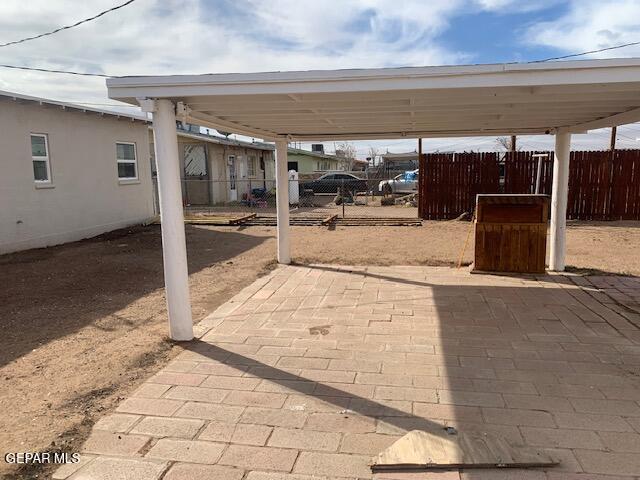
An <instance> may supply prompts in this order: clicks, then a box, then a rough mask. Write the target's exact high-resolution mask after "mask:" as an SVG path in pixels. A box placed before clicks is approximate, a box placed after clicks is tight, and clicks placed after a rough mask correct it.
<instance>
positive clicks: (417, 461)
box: [371, 429, 559, 472]
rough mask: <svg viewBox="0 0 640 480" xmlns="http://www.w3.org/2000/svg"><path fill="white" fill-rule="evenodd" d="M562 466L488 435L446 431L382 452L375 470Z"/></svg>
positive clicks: (412, 437) (412, 436) (417, 434)
mask: <svg viewBox="0 0 640 480" xmlns="http://www.w3.org/2000/svg"><path fill="white" fill-rule="evenodd" d="M558 463H559V462H558V461H557V460H555V459H553V458H551V457H550V456H549V455H548V454H547V453H546V452H543V451H541V450H537V449H534V448H531V447H515V446H512V445H510V444H509V443H508V442H507V440H506V439H504V438H502V437H498V436H494V435H490V434H487V433H482V434H480V433H461V432H455V433H453V434H449V433H448V432H447V431H446V430H444V429H443V430H437V431H431V432H429V431H422V430H413V431H411V432H409V433H407V434H406V435H405V436H403V437H402V438H400V439H399V440H397V441H396V442H395V443H394V444H393V445H391V446H390V447H389V448H387V449H386V450H384V451H383V452H381V453H380V454H379V455H378V456H377V457H376V458H375V460H374V463H373V465H372V466H371V469H372V470H373V471H374V472H377V471H404V470H427V469H449V468H528V467H548V466H554V465H557V464H558Z"/></svg>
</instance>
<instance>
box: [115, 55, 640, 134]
mask: <svg viewBox="0 0 640 480" xmlns="http://www.w3.org/2000/svg"><path fill="white" fill-rule="evenodd" d="M107 87H108V90H109V97H111V98H113V99H117V100H121V101H124V102H128V103H132V104H138V103H139V102H138V99H140V98H168V99H171V100H172V101H174V102H183V103H184V104H185V105H187V106H188V107H189V112H188V119H191V121H193V123H199V124H202V125H204V126H208V127H213V128H219V129H221V130H226V131H231V132H235V133H240V134H245V135H249V136H254V137H261V138H264V139H268V140H275V139H277V138H287V139H289V140H292V141H294V140H295V141H305V140H308V141H316V140H333V139H336V138H345V139H351V140H356V139H366V138H402V137H409V138H412V137H447V136H477V135H488V136H493V135H506V134H511V135H521V134H545V133H553V132H554V129H556V128H560V127H567V128H569V129H571V131H584V130H588V129H593V128H601V127H608V126H613V125H618V124H624V123H631V122H635V121H639V120H640V109H638V107H640V88H639V87H640V60H639V59H620V60H588V61H571V62H549V63H529V64H502V65H469V66H443V67H415V68H414V67H411V68H387V69H385V68H382V69H367V70H332V71H330V70H328V71H308V72H274V73H246V74H207V75H171V76H161V77H122V78H111V79H108V80H107Z"/></svg>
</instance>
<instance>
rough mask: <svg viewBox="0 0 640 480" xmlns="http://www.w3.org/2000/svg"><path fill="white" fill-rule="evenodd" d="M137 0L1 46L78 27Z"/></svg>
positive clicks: (129, 0) (130, 0) (131, 0)
mask: <svg viewBox="0 0 640 480" xmlns="http://www.w3.org/2000/svg"><path fill="white" fill-rule="evenodd" d="M135 1H136V0H127V1H126V2H124V3H121V4H120V5H116V6H115V7H111V8H109V9H107V10H103V11H102V12H100V13H98V14H97V15H94V16H93V17H89V18H85V19H84V20H80V21H79V22H76V23H74V24H73V25H66V26H64V27H59V28H56V29H55V30H51V31H50V32H45V33H41V34H39V35H34V36H33V37H27V38H22V39H20V40H14V41H12V42H7V43H1V44H0V48H1V47H8V46H9V45H17V44H18V43H24V42H28V41H31V40H35V39H37V38H42V37H46V36H48V35H53V34H54V33H58V32H61V31H63V30H69V29H70V28H74V27H77V26H78V25H82V24H83V23H87V22H91V21H92V20H95V19H96V18H100V17H102V16H103V15H106V14H107V13H111V12H113V11H115V10H118V9H120V8H122V7H126V6H127V5H130V4H132V3H133V2H135ZM56 73H62V72H56Z"/></svg>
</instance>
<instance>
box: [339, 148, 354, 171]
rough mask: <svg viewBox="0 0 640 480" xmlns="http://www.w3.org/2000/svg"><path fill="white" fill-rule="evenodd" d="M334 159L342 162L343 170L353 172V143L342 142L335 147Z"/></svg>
mask: <svg viewBox="0 0 640 480" xmlns="http://www.w3.org/2000/svg"><path fill="white" fill-rule="evenodd" d="M336 157H339V158H342V159H343V160H344V165H345V169H346V170H347V171H351V170H353V162H354V160H355V159H356V147H355V145H354V144H353V143H349V142H342V143H339V144H338V146H337V147H336Z"/></svg>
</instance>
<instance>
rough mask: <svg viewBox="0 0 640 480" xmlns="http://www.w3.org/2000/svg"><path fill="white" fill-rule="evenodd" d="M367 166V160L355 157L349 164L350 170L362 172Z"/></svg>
mask: <svg viewBox="0 0 640 480" xmlns="http://www.w3.org/2000/svg"><path fill="white" fill-rule="evenodd" d="M368 167H369V161H368V160H358V159H357V158H356V159H355V160H354V161H353V165H352V166H351V171H352V172H364V171H365V170H366V169H367V168H368Z"/></svg>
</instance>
